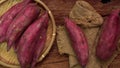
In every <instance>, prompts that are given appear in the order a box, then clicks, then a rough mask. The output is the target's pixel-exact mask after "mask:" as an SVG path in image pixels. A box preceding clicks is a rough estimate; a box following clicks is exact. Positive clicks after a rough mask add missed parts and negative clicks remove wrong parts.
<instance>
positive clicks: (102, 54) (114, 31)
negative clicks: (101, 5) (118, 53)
mask: <svg viewBox="0 0 120 68" xmlns="http://www.w3.org/2000/svg"><path fill="white" fill-rule="evenodd" d="M119 14H120V10H114V11H113V12H112V13H111V14H110V15H109V16H108V17H107V19H106V20H105V21H104V24H103V26H102V30H101V34H100V37H99V40H98V44H97V47H96V55H97V57H98V58H99V59H101V60H107V59H109V58H110V57H111V56H112V55H113V53H114V51H115V50H116V48H117V42H118V39H119V33H120V16H119Z"/></svg>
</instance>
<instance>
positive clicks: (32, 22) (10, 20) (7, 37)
mask: <svg viewBox="0 0 120 68" xmlns="http://www.w3.org/2000/svg"><path fill="white" fill-rule="evenodd" d="M39 14H40V7H39V6H38V5H37V4H36V3H34V2H32V0H23V2H21V3H18V4H16V5H14V6H13V7H11V8H10V9H9V10H8V11H7V12H6V13H4V14H3V15H2V16H1V17H0V42H4V41H6V42H7V50H8V51H9V50H10V48H11V47H13V48H14V50H15V52H16V53H17V57H18V60H19V62H20V65H21V68H27V67H31V68H34V67H35V64H36V63H37V62H38V59H39V57H40V54H41V52H42V50H43V48H44V45H45V42H46V37H47V34H46V33H47V27H48V22H49V16H48V13H47V12H44V13H43V14H41V15H40V16H39Z"/></svg>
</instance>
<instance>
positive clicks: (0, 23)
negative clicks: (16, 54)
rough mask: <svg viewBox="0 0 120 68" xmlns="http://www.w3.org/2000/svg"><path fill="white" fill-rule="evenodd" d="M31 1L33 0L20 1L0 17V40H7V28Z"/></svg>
mask: <svg viewBox="0 0 120 68" xmlns="http://www.w3.org/2000/svg"><path fill="white" fill-rule="evenodd" d="M30 2H31V0H26V1H23V2H21V3H18V4H16V5H14V6H13V7H11V8H10V9H9V10H8V11H7V12H6V13H4V14H3V15H2V16H1V17H0V42H3V41H5V37H6V32H7V29H8V27H9V25H10V24H11V22H12V21H13V19H14V18H15V16H16V15H17V14H18V13H19V12H20V11H21V10H22V9H23V8H24V7H25V6H26V5H27V4H28V3H30Z"/></svg>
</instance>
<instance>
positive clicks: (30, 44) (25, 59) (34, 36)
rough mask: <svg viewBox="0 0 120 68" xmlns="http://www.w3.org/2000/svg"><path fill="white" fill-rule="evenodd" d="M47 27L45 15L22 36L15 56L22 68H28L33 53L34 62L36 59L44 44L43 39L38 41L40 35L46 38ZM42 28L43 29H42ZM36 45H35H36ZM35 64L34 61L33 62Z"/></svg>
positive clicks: (46, 16)
mask: <svg viewBox="0 0 120 68" xmlns="http://www.w3.org/2000/svg"><path fill="white" fill-rule="evenodd" d="M47 25H48V14H47V13H45V14H44V15H42V16H41V17H39V18H38V19H37V20H36V21H35V22H33V23H32V24H31V25H30V26H29V27H28V29H27V30H26V31H25V32H24V34H23V35H22V37H21V39H20V41H19V43H18V47H17V56H18V60H19V62H20V64H21V67H22V68H26V67H27V66H30V64H31V62H32V58H33V56H34V52H35V60H36V59H38V57H39V54H40V52H41V50H42V49H41V48H43V47H41V45H42V46H43V45H44V43H45V39H41V40H40V35H41V36H44V35H45V36H44V37H46V34H45V33H46V30H45V32H44V31H43V30H44V29H45V27H47ZM43 26H44V27H43ZM36 43H37V45H36ZM35 62H36V61H35Z"/></svg>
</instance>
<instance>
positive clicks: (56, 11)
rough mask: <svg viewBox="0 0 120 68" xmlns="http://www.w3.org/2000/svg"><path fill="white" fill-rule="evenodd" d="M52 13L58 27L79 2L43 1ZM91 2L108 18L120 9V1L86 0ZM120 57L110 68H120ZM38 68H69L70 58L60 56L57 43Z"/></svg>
mask: <svg viewBox="0 0 120 68" xmlns="http://www.w3.org/2000/svg"><path fill="white" fill-rule="evenodd" d="M42 1H43V2H44V3H45V4H46V5H47V6H48V7H49V8H50V10H51V11H52V13H53V15H54V17H55V21H56V24H57V25H61V24H63V22H64V21H63V18H64V17H66V16H68V14H69V12H70V10H71V9H72V7H73V5H74V4H75V2H76V1H77V0H42ZM86 1H87V2H89V3H90V4H91V5H92V6H93V7H94V8H95V9H96V10H97V12H98V13H100V14H101V15H102V16H106V15H108V14H109V13H110V11H111V10H112V9H114V8H120V0H111V2H109V3H104V4H103V3H102V2H101V0H86ZM119 61H120V55H118V56H117V57H116V59H115V60H114V61H113V62H112V64H111V65H110V66H109V67H110V68H119V67H120V62H119ZM37 68H69V63H68V56H66V55H60V54H59V53H58V48H57V45H56V41H55V42H54V44H53V47H52V49H51V51H50V53H49V54H48V55H47V56H46V58H45V59H44V60H43V61H42V62H40V63H38V64H37Z"/></svg>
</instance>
